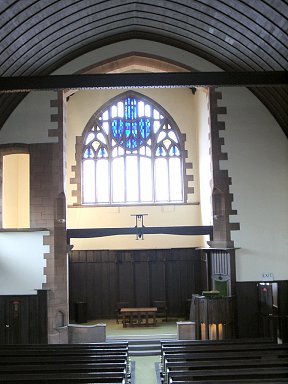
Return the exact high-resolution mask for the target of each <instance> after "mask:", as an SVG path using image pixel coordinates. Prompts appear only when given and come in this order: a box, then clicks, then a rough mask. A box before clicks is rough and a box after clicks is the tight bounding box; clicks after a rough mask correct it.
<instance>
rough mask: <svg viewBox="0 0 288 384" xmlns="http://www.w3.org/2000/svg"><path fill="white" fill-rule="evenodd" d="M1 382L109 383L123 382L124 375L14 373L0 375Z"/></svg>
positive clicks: (119, 383)
mask: <svg viewBox="0 0 288 384" xmlns="http://www.w3.org/2000/svg"><path fill="white" fill-rule="evenodd" d="M0 380H1V381H0V382H1V384H2V383H6V384H7V383H19V384H20V383H35V384H36V383H68V382H70V383H89V384H92V383H98V384H99V383H109V384H125V383H126V377H125V375H124V374H121V373H117V372H116V373H115V372H105V374H103V373H102V372H93V373H67V372H65V373H62V372H57V373H51V374H49V375H48V374H40V373H36V374H33V373H27V374H23V373H14V374H12V373H11V374H9V375H8V374H7V375H1V376H0Z"/></svg>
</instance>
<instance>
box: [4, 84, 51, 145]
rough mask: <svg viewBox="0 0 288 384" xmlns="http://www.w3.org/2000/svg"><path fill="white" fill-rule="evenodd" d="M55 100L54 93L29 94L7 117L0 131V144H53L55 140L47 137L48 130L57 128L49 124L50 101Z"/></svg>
mask: <svg viewBox="0 0 288 384" xmlns="http://www.w3.org/2000/svg"><path fill="white" fill-rule="evenodd" d="M53 99H57V93H56V92H52V91H51V92H50V91H38V92H30V93H29V95H27V96H26V97H25V98H24V99H23V101H22V102H21V103H20V104H19V105H18V106H17V107H16V108H15V110H14V112H13V113H12V114H11V115H10V116H9V118H8V119H7V121H6V122H5V124H4V125H3V128H1V130H0V144H8V143H25V144H34V143H53V142H56V141H57V139H56V138H55V137H48V130H49V129H55V128H57V124H56V123H53V122H51V113H57V109H55V108H51V107H50V100H53Z"/></svg>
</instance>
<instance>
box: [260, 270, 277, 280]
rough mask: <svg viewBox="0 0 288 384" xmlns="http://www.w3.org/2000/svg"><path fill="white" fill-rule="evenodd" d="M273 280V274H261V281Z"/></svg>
mask: <svg viewBox="0 0 288 384" xmlns="http://www.w3.org/2000/svg"><path fill="white" fill-rule="evenodd" d="M273 280H274V277H273V273H271V272H266V273H262V281H273Z"/></svg>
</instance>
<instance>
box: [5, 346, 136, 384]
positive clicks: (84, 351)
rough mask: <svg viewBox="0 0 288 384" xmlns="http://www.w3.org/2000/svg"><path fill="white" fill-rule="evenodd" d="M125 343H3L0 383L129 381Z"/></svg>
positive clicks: (128, 361) (127, 355)
mask: <svg viewBox="0 0 288 384" xmlns="http://www.w3.org/2000/svg"><path fill="white" fill-rule="evenodd" d="M130 368H131V367H130V360H129V354H128V343H127V342H117V343H93V344H57V345H56V344H49V345H3V346H0V383H1V384H2V383H9V384H11V383H17V384H19V383H28V382H29V383H30V382H31V383H32V384H36V383H66V382H69V383H70V384H71V383H106V384H107V383H109V384H127V383H128V382H130V376H131V372H130Z"/></svg>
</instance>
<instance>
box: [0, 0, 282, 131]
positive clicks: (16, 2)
mask: <svg viewBox="0 0 288 384" xmlns="http://www.w3.org/2000/svg"><path fill="white" fill-rule="evenodd" d="M287 15H288V3H287V1H286V0H166V1H165V0H157V1H155V0H135V1H133V0H102V1H101V0H2V1H0V41H1V44H0V75H1V76H5V77H6V76H36V75H37V76H39V75H48V74H50V73H52V72H53V71H54V70H56V69H57V68H59V67H60V66H62V65H63V64H65V63H67V62H69V61H70V60H72V59H74V58H76V57H78V56H80V55H82V54H84V53H86V52H89V51H91V50H93V49H95V48H97V47H102V46H105V45H107V44H111V43H112V42H117V41H122V40H126V39H131V38H144V39H148V40H151V41H156V42H163V43H166V44H169V45H172V46H174V47H179V48H182V49H184V50H187V51H189V52H192V53H194V54H197V55H198V56H200V57H202V58H204V59H206V60H208V61H210V62H211V63H213V64H215V65H217V66H218V67H219V68H221V69H222V70H224V71H234V72H235V71H236V72H239V71H249V72H251V71H287V69H288V52H287V47H288V36H287ZM251 91H252V92H253V93H254V94H255V95H256V96H257V97H258V98H259V99H260V100H261V101H262V102H263V103H264V104H265V105H266V107H267V108H268V109H269V110H270V111H271V113H272V114H273V115H274V117H275V118H276V120H277V121H278V123H279V124H280V125H281V127H282V129H283V131H284V132H285V134H286V135H287V136H288V90H287V86H286V85H283V86H277V87H275V86H274V87H257V88H256V87H255V88H251ZM22 98H23V94H18V93H1V94H0V126H3V124H4V123H5V121H6V119H7V118H8V116H9V114H10V113H11V112H12V111H13V109H14V108H15V107H16V106H17V104H18V103H19V101H20V100H21V99H22Z"/></svg>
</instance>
